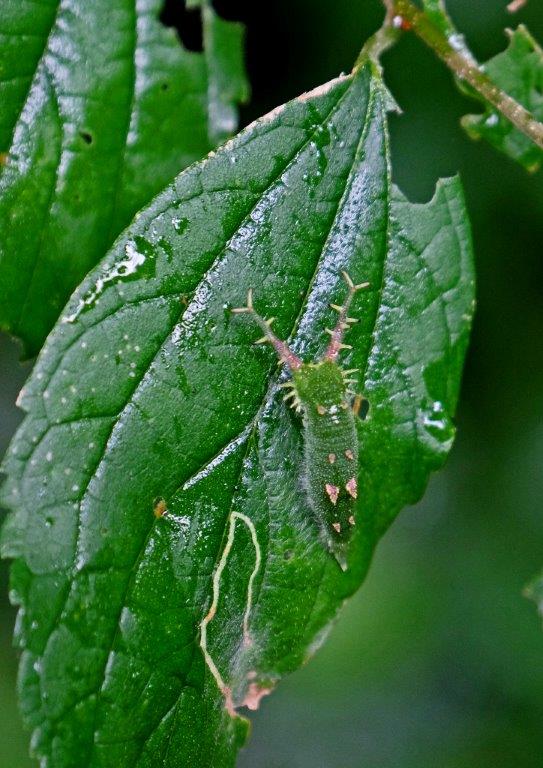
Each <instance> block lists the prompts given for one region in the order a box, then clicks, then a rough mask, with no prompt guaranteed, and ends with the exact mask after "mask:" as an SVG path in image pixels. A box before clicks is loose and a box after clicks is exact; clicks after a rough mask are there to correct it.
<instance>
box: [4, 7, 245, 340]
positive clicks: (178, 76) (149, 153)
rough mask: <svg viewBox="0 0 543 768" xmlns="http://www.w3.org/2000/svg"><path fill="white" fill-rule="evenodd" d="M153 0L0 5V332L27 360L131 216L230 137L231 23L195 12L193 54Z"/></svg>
mask: <svg viewBox="0 0 543 768" xmlns="http://www.w3.org/2000/svg"><path fill="white" fill-rule="evenodd" d="M161 7H162V0H137V2H135V0H113V1H112V0H93V2H85V1H84V0H83V1H82V0H53V2H51V0H49V2H46V1H45V0H37V1H34V2H31V1H30V0H22V1H21V0H4V2H3V3H2V4H1V7H0V103H1V109H0V153H4V152H5V153H7V155H6V156H5V157H4V168H3V171H2V174H1V176H0V231H1V232H2V237H1V239H0V327H1V328H3V329H5V330H9V331H11V332H12V333H14V334H16V335H17V336H20V337H21V338H22V339H23V341H24V343H25V348H26V351H27V353H28V354H34V353H35V352H37V351H38V350H39V348H40V347H41V345H42V343H43V340H44V338H45V336H46V335H47V333H48V332H49V330H50V328H51V326H52V325H53V324H54V322H55V321H56V319H57V317H58V315H59V313H60V310H61V309H62V307H63V305H64V304H65V302H66V300H67V298H68V296H69V295H70V293H71V292H72V290H73V289H74V288H75V287H76V285H77V284H78V283H79V282H80V280H81V279H82V278H83V276H84V275H85V274H86V272H87V271H88V270H89V268H90V267H92V266H93V265H94V264H96V262H97V261H98V260H99V259H100V258H102V257H103V255H104V253H105V252H106V250H107V248H108V247H109V246H110V245H111V243H112V242H113V240H114V238H115V237H116V236H117V235H118V234H119V232H120V231H121V230H122V229H123V228H124V227H125V226H126V225H127V224H128V223H129V222H130V220H131V218H132V217H133V215H134V214H135V213H136V211H137V210H139V209H140V208H141V207H142V206H143V205H146V204H147V203H148V202H149V201H150V200H151V198H152V197H153V196H154V195H155V194H156V193H157V192H159V191H160V190H161V189H163V188H164V186H165V185H166V184H168V183H169V182H170V181H171V180H172V179H173V178H174V177H175V175H176V174H177V173H178V172H179V171H180V170H182V169H183V168H185V167H186V166H188V165H189V164H190V163H192V162H194V161H195V160H200V159H201V158H202V157H203V156H204V155H205V154H207V152H208V151H209V150H210V149H211V148H212V147H213V146H215V144H216V143H218V142H219V141H221V140H223V139H224V138H225V136H226V135H227V134H229V133H231V132H232V131H233V130H235V128H236V109H235V104H236V102H237V101H239V100H240V99H244V98H246V96H247V85H246V81H245V79H244V77H243V72H242V66H241V51H242V35H241V28H240V27H239V25H236V24H227V23H226V22H224V21H222V20H221V19H219V18H218V17H217V16H216V15H215V13H214V12H213V10H212V9H211V7H210V6H208V4H207V3H206V4H205V7H204V9H203V20H204V36H205V41H206V45H207V48H206V52H205V54H199V53H193V52H190V51H186V50H184V49H183V48H182V47H181V45H180V44H179V40H178V39H177V38H176V35H175V33H174V32H173V30H171V29H167V28H165V27H164V26H163V25H162V24H161V23H160V22H159V21H158V18H157V14H158V13H159V12H160V9H161Z"/></svg>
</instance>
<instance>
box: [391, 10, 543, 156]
mask: <svg viewBox="0 0 543 768" xmlns="http://www.w3.org/2000/svg"><path fill="white" fill-rule="evenodd" d="M383 3H384V5H385V7H386V9H387V19H386V22H387V23H388V24H390V25H391V26H393V27H395V26H401V27H402V28H404V29H405V28H409V29H412V30H413V32H414V33H415V34H416V35H417V36H418V37H419V38H420V39H421V40H422V41H423V42H424V43H425V44H426V45H427V46H428V47H429V48H430V49H431V50H432V51H434V53H435V54H436V55H437V56H438V57H439V58H440V59H441V60H442V61H444V62H445V64H446V65H447V66H448V67H449V69H451V70H452V71H453V72H454V74H455V75H456V76H457V77H458V78H460V80H464V81H465V82H466V83H468V84H469V85H471V87H472V88H473V89H474V90H475V91H477V93H478V94H480V95H481V96H482V97H483V99H485V101H488V102H490V104H492V105H493V106H494V107H495V108H496V109H497V110H498V111H499V112H501V114H502V115H504V116H505V117H506V118H507V119H508V120H510V121H511V123H512V124H513V125H514V126H515V127H516V128H518V130H519V131H522V133H524V134H526V136H528V137H529V138H530V139H531V140H532V141H533V142H534V143H535V144H537V146H538V147H540V148H541V149H543V123H540V122H539V121H538V120H537V119H536V118H535V117H534V116H533V114H532V113H531V112H529V111H528V110H527V109H526V108H525V107H523V106H522V104H519V103H518V102H517V101H515V99H513V98H511V96H509V95H508V94H507V93H505V92H504V91H502V90H501V89H500V88H498V86H497V85H496V84H495V83H493V82H492V80H491V79H490V78H489V77H488V75H486V74H485V73H484V72H483V71H482V70H481V68H480V67H479V65H478V64H477V62H476V61H475V59H473V58H472V57H471V56H470V55H469V53H466V52H464V51H462V50H461V49H459V48H458V47H455V45H454V41H453V40H451V39H449V38H447V37H446V36H445V35H444V34H443V32H442V31H441V30H440V29H438V28H437V27H436V26H435V24H433V23H432V22H431V21H430V19H429V18H428V16H427V15H426V14H425V13H424V11H422V10H420V8H418V7H417V6H416V5H415V4H414V3H413V2H412V0H383Z"/></svg>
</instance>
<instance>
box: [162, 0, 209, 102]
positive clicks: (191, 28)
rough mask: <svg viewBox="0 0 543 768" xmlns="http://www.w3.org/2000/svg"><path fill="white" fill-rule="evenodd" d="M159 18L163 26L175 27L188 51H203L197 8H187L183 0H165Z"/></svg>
mask: <svg viewBox="0 0 543 768" xmlns="http://www.w3.org/2000/svg"><path fill="white" fill-rule="evenodd" d="M159 19H160V21H161V22H162V23H163V24H164V26H165V27H171V28H172V29H175V31H176V32H177V34H178V35H179V39H180V40H181V42H182V43H183V46H184V47H185V48H186V49H187V50H188V51H203V49H204V41H203V37H204V36H203V30H202V14H201V12H200V10H199V9H198V8H194V9H188V8H187V7H186V2H185V0H165V2H164V7H163V8H162V12H161V14H160V16H159ZM162 88H163V90H165V88H164V86H163V87H162Z"/></svg>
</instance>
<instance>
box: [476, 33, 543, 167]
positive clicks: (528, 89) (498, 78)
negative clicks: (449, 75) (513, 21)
mask: <svg viewBox="0 0 543 768" xmlns="http://www.w3.org/2000/svg"><path fill="white" fill-rule="evenodd" d="M508 35H509V45H508V46H507V48H506V50H505V51H503V52H502V53H499V54H498V55H497V56H494V58H492V59H490V60H489V61H488V62H487V63H486V64H484V65H483V70H484V71H485V72H486V73H487V74H488V75H489V77H490V78H491V79H492V81H493V82H494V83H496V85H497V86H498V87H499V88H501V89H502V90H503V91H505V93H507V94H509V96H512V97H513V98H514V99H516V100H517V101H518V102H519V103H520V104H522V106H524V107H526V108H527V109H528V110H530V112H532V114H533V115H534V116H535V117H536V118H537V119H538V120H540V121H542V120H543V51H542V50H541V48H540V46H539V45H538V44H537V42H536V41H535V40H534V38H533V37H532V35H531V34H530V33H529V32H528V30H527V29H526V27H524V26H519V27H518V28H517V29H516V30H515V31H514V32H511V31H509V32H508ZM469 93H470V95H472V96H474V97H475V98H477V96H476V94H474V93H473V92H472V91H469ZM462 125H463V127H464V128H465V129H466V131H467V132H468V134H469V135H470V136H471V138H473V139H485V140H486V141H488V142H489V143H490V144H492V146H493V147H495V148H496V149H498V150H500V152H503V153H504V154H506V155H508V157H510V158H512V159H513V160H515V161H516V162H518V163H520V164H521V165H522V166H524V168H526V169H527V170H528V171H536V170H537V169H538V168H539V166H540V165H541V160H542V159H543V153H542V151H541V149H540V148H539V147H538V146H537V145H536V144H534V143H533V142H532V141H531V140H530V139H529V138H528V137H527V136H525V135H524V134H523V133H522V132H521V131H519V130H518V129H517V128H515V127H514V126H513V125H512V123H510V122H509V120H508V119H507V118H506V117H504V116H503V115H502V114H501V113H500V112H498V111H497V110H496V109H495V108H494V107H493V106H492V105H490V104H488V103H487V102H485V111H484V112H483V114H480V115H466V117H464V118H463V119H462Z"/></svg>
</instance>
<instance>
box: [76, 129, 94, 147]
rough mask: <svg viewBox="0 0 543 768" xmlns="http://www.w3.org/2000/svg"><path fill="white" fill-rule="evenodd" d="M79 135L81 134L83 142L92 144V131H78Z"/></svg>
mask: <svg viewBox="0 0 543 768" xmlns="http://www.w3.org/2000/svg"><path fill="white" fill-rule="evenodd" d="M79 135H80V136H81V138H82V139H83V141H84V142H85V144H92V142H93V141H94V139H93V137H92V133H89V132H88V131H79Z"/></svg>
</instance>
